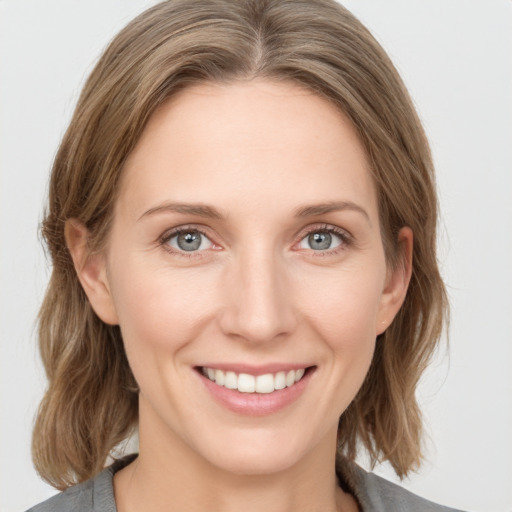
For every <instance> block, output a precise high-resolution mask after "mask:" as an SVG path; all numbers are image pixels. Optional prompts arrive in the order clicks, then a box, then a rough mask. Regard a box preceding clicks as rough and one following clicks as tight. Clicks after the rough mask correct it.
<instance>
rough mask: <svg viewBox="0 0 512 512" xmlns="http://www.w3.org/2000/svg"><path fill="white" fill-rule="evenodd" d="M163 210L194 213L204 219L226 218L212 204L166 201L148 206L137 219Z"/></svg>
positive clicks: (187, 213)
mask: <svg viewBox="0 0 512 512" xmlns="http://www.w3.org/2000/svg"><path fill="white" fill-rule="evenodd" d="M164 212H174V213H184V214H185V215H195V216H197V217H204V218H206V219H217V220H223V219H225V218H226V216H225V215H223V214H222V213H220V212H219V211H218V210H217V209H216V208H214V207H213V206H208V205H206V204H199V203H198V204H194V203H173V202H168V203H163V204H160V205H158V206H155V207H154V208H150V209H149V210H147V211H145V212H144V213H143V214H142V215H141V216H140V217H139V220H141V219H142V218H143V217H147V216H149V215H154V214H156V213H164Z"/></svg>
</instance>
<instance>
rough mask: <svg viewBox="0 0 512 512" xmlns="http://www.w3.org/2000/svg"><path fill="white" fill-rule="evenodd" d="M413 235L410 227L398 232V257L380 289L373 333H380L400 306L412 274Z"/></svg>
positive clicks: (387, 325)
mask: <svg viewBox="0 0 512 512" xmlns="http://www.w3.org/2000/svg"><path fill="white" fill-rule="evenodd" d="M413 243H414V236H413V232H412V230H411V228H409V227H403V228H402V229H401V230H400V231H399V233H398V258H399V261H398V263H397V265H396V266H395V267H394V268H390V269H389V271H388V276H387V278H386V283H385V286H384V290H383V291H382V295H381V301H380V306H379V313H378V315H377V324H376V326H375V331H376V332H375V334H376V335H379V334H382V333H383V332H384V331H385V330H386V329H387V328H388V327H389V326H390V325H391V322H392V321H393V319H394V318H395V316H396V314H397V313H398V311H399V310H400V307H401V306H402V304H403V302H404V300H405V296H406V295H407V289H408V287H409V281H410V280H411V274H412V249H413Z"/></svg>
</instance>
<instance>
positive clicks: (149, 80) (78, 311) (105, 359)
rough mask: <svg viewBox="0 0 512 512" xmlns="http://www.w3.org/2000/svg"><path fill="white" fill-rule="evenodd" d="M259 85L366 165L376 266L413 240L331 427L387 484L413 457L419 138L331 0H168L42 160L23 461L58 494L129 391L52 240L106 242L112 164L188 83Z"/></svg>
mask: <svg viewBox="0 0 512 512" xmlns="http://www.w3.org/2000/svg"><path fill="white" fill-rule="evenodd" d="M253 78H264V79H270V80H284V81H291V82H294V83H297V84H300V85H301V86H303V87H306V88H309V89H310V90H312V91H314V92H315V93H316V94H318V95H320V96H322V97H324V98H326V99H328V100H329V101H330V102H332V104H333V105H335V106H336V107H337V108H339V109H340V110H341V111H342V112H343V113H344V114H345V115H346V116H348V118H349V119H350V120H351V122H352V124H353V126H354V127H355V129H356V130H357V133H358V135H359V137H360V140H361V142H362V144H363V145H364V148H365V149H366V152H367V156H368V159H369V162H370V165H371V172H372V174H373V179H374V182H375V185H376V189H377V194H378V204H379V212H380V224H381V226H380V227H381V232H382V237H383V240H384V249H385V255H386V259H387V262H388V265H389V266H391V267H393V266H396V265H399V264H400V254H399V248H398V244H397V233H398V231H399V230H400V228H402V227H403V226H409V227H410V228H411V229H412V231H413V232H414V251H413V271H412V278H411V282H410V286H409V289H408V293H407V296H406V299H405V302H404V304H403V306H402V308H401V310H400V312H399V313H398V315H397V317H396V318H395V320H394V322H393V323H392V325H391V326H390V327H389V328H388V329H387V331H386V332H385V333H384V334H382V335H381V336H380V337H379V339H378V342H377V346H376V352H375V355H374V358H373V362H372V364H371V367H370V370H369V373H368V375H367V377H366V380H365V382H364V384H363V386H362V388H361V389H360V391H359V393H358V394H357V396H356V398H355V399H354V400H353V402H352V403H351V404H350V406H349V407H348V408H347V410H346V411H345V412H344V413H343V415H342V416H341V418H340V422H339V431H338V445H339V446H338V452H339V453H338V454H339V455H344V456H347V457H349V458H355V456H356V453H357V450H358V448H359V446H360V445H362V446H364V448H365V449H366V450H367V452H368V453H369V456H370V460H371V461H372V462H373V463H375V462H376V461H383V460H387V461H389V462H390V463H391V464H392V466H393V468H394V469H395V471H396V473H397V474H398V475H399V476H401V477H402V476H404V475H406V474H407V473H408V472H409V471H410V470H411V469H414V468H415V467H417V466H418V465H419V463H420V461H421V434H422V423H421V415H420V410H419V407H418V404H417V401H416V396H415V391H416V386H417V384H418V380H419V378H420V376H421V374H422V372H423V370H424V369H425V367H426V365H427V363H428V361H429V358H430V357H431V355H432V353H433V351H434V349H435V347H436V345H437V343H438V341H439V338H440V334H441V330H442V325H443V321H444V319H445V317H446V312H447V301H446V293H445V288H444V285H443V282H442V280H441V277H440V274H439V269H438V265H437V259H436V222H437V198H436V192H435V183H434V170H433V165H432V159H431V154H430V150H429V146H428V142H427V139H426V137H425V134H424V131H423V129H422V126H421V123H420V121H419V119H418V116H417V114H416V111H415V109H414V107H413V104H412V101H411V99H410V97H409V95H408V93H407V91H406V89H405V87H404V84H403V83H402V81H401V79H400V77H399V75H398V73H397V71H396V70H395V68H394V66H393V64H392V63H391V61H390V59H389V58H388V56H387V55H386V53H385V52H384V50H383V49H382V48H381V46H380V45H379V44H378V43H377V42H376V40H375V39H374V38H373V37H372V36H371V34H370V33H369V32H368V30H367V29H366V28H365V27H364V26H362V25H361V23H360V22H359V21H358V20H357V19H356V18H355V17H354V16H353V15H352V14H351V13H350V12H348V11H347V10H346V9H345V8H343V7H342V6H340V5H339V4H338V3H336V2H335V1H334V0H239V1H236V2H233V1H231V0H169V1H166V2H163V3H160V4H158V5H156V6H155V7H153V8H151V9H149V10H147V11H146V12H144V13H143V14H141V15H140V16H138V17H137V18H135V19H134V20H133V21H132V22H131V23H130V24H129V25H128V26H127V27H126V28H125V29H123V30H122V31H121V32H120V33H119V34H118V35H117V36H116V37H115V39H114V40H113V41H112V42H111V44H110V45H109V46H108V48H107V49H106V51H105V52H104V54H103V55H102V57H101V58H100V60H99V62H98V63H97V65H96V67H95V68H94V70H93V71H92V73H91V75H90V77H89V78H88V80H87V82H86V84H85V86H84V89H83V91H82V93H81V96H80V98H79V101H78V104H77V106H76V110H75V112H74V115H73V118H72V120H71V123H70V125H69V128H68V129H67V131H66V133H65V135H64V138H63V140H62V143H61V146H60V148H59V151H58V153H57V155H56V158H55V162H54V165H53V170H52V175H51V182H50V190H49V203H48V207H47V211H46V216H45V219H44V221H43V225H42V233H43V236H44V239H45V241H46V243H47V246H48V248H49V252H50V254H51V258H52V262H53V271H52V275H51V279H50V282H49V285H48V289H47V291H46V296H45V299H44V302H43V304H42V307H41V311H40V315H39V321H40V323H39V343H40V351H41V355H42V359H43V363H44V366H45V369H46V374H47V377H48V382H49V384H48V389H47V391H46V394H45V396H44V398H43V400H42V403H41V405H40V408H39V412H38V415H37V419H36V423H35V428H34V435H33V458H34V463H35V466H36V469H37V470H38V472H39V473H40V475H41V476H42V477H43V478H44V479H45V480H47V481H48V482H49V483H51V484H52V485H53V486H55V487H57V488H60V489H63V488H65V487H68V486H70V485H72V484H74V483H76V482H80V481H83V480H86V479H88V478H90V477H91V476H93V475H94V474H95V473H97V472H98V471H99V470H100V469H101V468H102V467H103V466H104V464H105V462H106V460H107V457H108V456H109V454H111V453H112V450H113V448H114V447H115V446H116V445H118V443H120V442H121V441H122V440H123V439H126V438H127V436H129V435H130V433H131V432H132V430H133V429H134V428H135V427H136V424H137V416H138V409H137V407H138V405H137V404H138V402H137V385H136V382H135V380H134V377H133V375H132V372H131V370H130V367H129V365H128V361H127V359H126V356H125V353H124V348H123V341H122V337H121V333H120V330H119V327H118V326H110V325H106V324H105V323H103V322H102V321H101V320H100V319H99V318H98V316H96V314H95V313H94V311H93V309H92V307H91V305H90V304H89V302H88V299H87V297H86V295H85V293H84V291H83V290H82V288H81V286H80V283H79V281H78V278H77V275H76V272H75V269H74V267H73V263H72V260H71V257H70V254H69V251H68V249H67V247H66V243H65V238H64V225H65V222H66V220H67V219H70V218H77V219H79V220H80V221H81V222H82V223H83V224H84V225H85V226H86V227H87V229H88V230H89V233H90V240H89V244H90V250H91V251H95V250H100V249H101V247H102V245H103V244H104V242H105V240H106V239H107V237H108V234H109V229H110V225H111V221H112V215H113V206H114V203H115V201H116V192H117V190H118V183H119V179H120V176H121V174H122V169H123V164H124V162H125V161H126V158H127V156H128V155H129V154H130V152H131V151H132V149H133V148H134V145H135V144H136V142H137V140H138V139H139V137H140V135H141V133H142V131H143V130H144V127H145V125H146V123H147V121H148V119H149V118H150V116H151V115H152V113H153V112H154V111H155V109H156V108H158V106H159V105H161V104H162V103H163V102H164V101H165V100H166V99H168V98H169V97H170V96H172V95H174V94H176V92H177V91H179V90H181V89H183V88H186V87H188V86H190V85H191V84H195V83H198V82H205V81H210V82H211V81H213V82H224V83H226V82H228V83H229V82H233V81H237V80H251V79H253Z"/></svg>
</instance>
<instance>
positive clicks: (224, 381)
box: [198, 366, 313, 394]
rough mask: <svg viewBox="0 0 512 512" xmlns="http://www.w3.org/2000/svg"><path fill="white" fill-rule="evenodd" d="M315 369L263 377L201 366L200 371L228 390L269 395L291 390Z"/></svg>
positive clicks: (276, 373) (309, 368)
mask: <svg viewBox="0 0 512 512" xmlns="http://www.w3.org/2000/svg"><path fill="white" fill-rule="evenodd" d="M312 369H313V367H312V366H310V367H305V368H299V369H296V370H287V371H284V370H282V371H278V372H275V373H265V374H263V375H251V374H250V373H237V372H234V371H224V370H221V369H219V368H209V367H206V366H201V367H199V368H198V370H199V371H200V372H201V373H202V374H203V375H204V376H205V377H206V378H207V379H209V380H210V381H212V382H215V384H217V385H218V386H222V387H224V388H226V389H232V390H236V391H238V392H240V393H259V394H269V393H274V392H275V391H279V390H281V389H285V388H289V387H292V386H293V385H295V384H296V383H298V382H299V381H300V380H301V379H302V378H303V377H304V375H305V374H306V372H307V371H310V370H312Z"/></svg>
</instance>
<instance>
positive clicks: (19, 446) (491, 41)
mask: <svg viewBox="0 0 512 512" xmlns="http://www.w3.org/2000/svg"><path fill="white" fill-rule="evenodd" d="M153 3H155V2H152V1H148V0H88V1H87V2H85V1H79V0H45V1H41V0H0V169H1V175H0V214H1V222H0V229H1V232H0V258H1V261H0V301H1V302H0V336H1V359H0V364H1V367H0V377H1V384H0V390H1V404H0V407H1V408H0V418H1V420H0V421H1V425H0V426H1V431H0V443H1V444H0V511H1V512H5V511H16V510H24V509H25V508H27V507H29V506H30V505H33V504H34V503H36V502H38V501H41V500H42V499H44V498H46V497H48V496H50V495H51V494H52V493H53V492H54V491H53V490H52V489H50V488H49V487H47V486H45V485H44V484H43V483H42V482H41V481H40V480H39V478H38V477H37V475H36V474H35V472H34V470H33V468H32V465H31V461H30V430H31V424H32V421H33V416H34V413H35V410H36V407H37V404H38V401H39V400H40V398H41V394H42V390H43V387H44V377H43V374H42V370H41V366H40V363H39V361H38V355H37V353H36V348H35V346H36V345H35V339H36V336H35V317H36V313H37V309H38V305H39V303H40V301H41V298H42V296H43V292H44V287H45V283H46V280H47V276H48V265H47V262H46V261H45V257H44V253H43V251H42V248H41V246H40V244H39V242H38V223H39V221H40V219H41V215H42V209H43V199H44V196H45V189H46V183H47V178H48V172H49V168H50V165H51V161H52V158H53V156H54V154H55V151H56V148H57V145H58V142H59V140H60V137H61V136H62V134H63V132H64V129H65V127H66V123H67V122H68V120H69V117H70V114H71V111H72V108H73V106H74V103H75V101H76V98H77V94H78V92H79V90H80V87H81V84H82V83H83V80H84V78H85V76H86V74H87V72H88V71H89V70H90V69H91V66H92V64H93V62H94V61H95V59H96V58H97V56H98V54H99V53H100V51H101V49H102V48H103V47H104V46H105V44H106V43H107V41H108V40H109V39H110V38H111V37H112V36H113V35H114V34H115V33H116V32H117V31H118V30H119V29H120V28H121V27H122V26H124V25H125V24H126V22H127V21H128V20H129V19H131V18H132V17H133V16H134V15H135V14H137V13H138V12H140V11H142V10H143V9H144V8H145V7H147V6H149V5H151V4H153ZM344 3H345V5H347V7H349V8H350V9H352V10H353V12H354V13H355V14H356V15H358V16H359V17H360V19H361V20H362V21H363V22H364V23H366V24H367V26H368V27H369V28H370V29H371V30H372V31H373V33H374V34H375V36H376V37H377V38H378V39H379V40H380V42H381V43H382V44H383V46H384V47H385V48H386V49H387V50H388V52H389V53H390V55H391V56H392V58H393V60H394V62H395V63H396V65H397V66H398V68H399V70H400V71H401V73H402V75H403V77H404V79H405V81H406V83H407V85H408V86H409V88H410V91H411V93H412V95H413V97H414V99H415V102H416V104H417V106H418V109H419V111H420V115H421V117H422V119H423V121H424V123H425V126H426V129H427V132H428V135H429V136H430V140H431V142H432V146H433V151H434V157H435V161H436V164H437V171H438V182H439V190H440V199H441V207H442V215H443V219H442V229H441V234H440V243H441V251H440V259H441V264H442V270H443V274H444V276H445V278H446V281H447V284H448V287H449V293H450V298H451V304H452V323H451V329H450V335H451V348H450V354H451V355H450V358H449V359H448V357H446V355H444V354H440V356H439V358H438V360H437V361H436V363H435V365H434V366H433V367H432V368H431V369H430V371H429V373H428V375H427V376H426V377H425V379H424V381H423V384H422V386H421V389H420V396H421V400H422V404H423V406H424V410H425V416H426V424H427V430H428V433H429V439H428V440H427V448H428V449H427V462H426V464H425V465H424V467H423V468H422V470H421V471H420V472H419V473H418V474H417V475H414V476H412V477H411V478H410V479H408V480H406V481H404V482H403V485H404V486H406V487H408V488H410V489H412V490H413V491H415V492H417V493H419V494H421V495H424V496H426V497H428V498H430V499H432V500H434V501H438V502H442V503H445V504H447V505H451V506H455V507H460V508H462V509H466V510H471V511H481V512H490V511H495V512H510V511H512V372H511V370H510V368H511V363H512V335H511V333H512V2H511V1H510V0H488V1H483V0H479V1H476V0H386V1H383V0H347V1H345V2H344ZM378 472H380V473H381V474H383V475H385V476H387V477H388V478H391V479H392V478H393V475H392V472H391V471H390V470H389V468H387V467H385V466H384V467H382V468H378Z"/></svg>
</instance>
